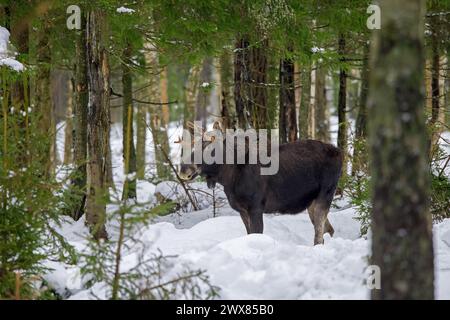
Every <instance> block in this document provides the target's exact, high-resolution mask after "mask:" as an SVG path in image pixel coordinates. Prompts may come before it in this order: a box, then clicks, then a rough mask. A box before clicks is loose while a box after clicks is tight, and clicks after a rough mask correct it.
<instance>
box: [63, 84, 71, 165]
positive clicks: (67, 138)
mask: <svg viewBox="0 0 450 320" xmlns="http://www.w3.org/2000/svg"><path fill="white" fill-rule="evenodd" d="M66 108H67V109H66V126H65V128H64V161H63V163H64V164H65V165H69V164H71V163H72V159H73V153H72V146H73V121H72V115H73V87H72V80H71V79H69V81H67V107H66Z"/></svg>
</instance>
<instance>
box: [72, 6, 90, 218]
mask: <svg viewBox="0 0 450 320" xmlns="http://www.w3.org/2000/svg"><path fill="white" fill-rule="evenodd" d="M81 26H82V29H81V30H80V31H79V34H78V37H77V40H76V48H75V55H76V62H75V66H74V68H75V74H74V88H73V89H74V96H75V101H74V102H75V103H74V105H73V129H74V130H73V161H74V163H75V170H74V173H73V178H72V181H71V185H72V186H73V193H74V195H75V197H76V198H77V202H78V204H77V205H75V207H74V209H73V212H72V214H71V215H72V218H74V219H75V220H78V219H80V218H81V216H82V215H83V214H84V210H85V206H86V184H87V177H86V162H87V118H88V91H87V90H88V83H87V82H88V79H87V57H86V48H85V45H86V19H85V16H84V15H82V22H81Z"/></svg>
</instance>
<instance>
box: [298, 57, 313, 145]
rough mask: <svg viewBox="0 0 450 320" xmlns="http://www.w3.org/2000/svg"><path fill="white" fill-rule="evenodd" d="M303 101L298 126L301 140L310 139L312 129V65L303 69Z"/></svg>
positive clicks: (301, 100) (301, 101)
mask: <svg viewBox="0 0 450 320" xmlns="http://www.w3.org/2000/svg"><path fill="white" fill-rule="evenodd" d="M300 76H301V86H302V88H301V99H300V111H299V114H298V117H299V119H298V124H299V129H300V139H310V138H312V137H311V135H310V127H311V123H310V122H309V118H310V112H311V105H310V101H311V64H309V65H308V66H305V67H303V69H302V71H301V74H300Z"/></svg>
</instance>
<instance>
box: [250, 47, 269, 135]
mask: <svg viewBox="0 0 450 320" xmlns="http://www.w3.org/2000/svg"><path fill="white" fill-rule="evenodd" d="M268 45H269V43H268V40H267V39H264V40H262V41H261V44H260V45H259V46H257V47H252V48H251V49H250V64H249V65H248V66H246V69H247V70H250V74H249V76H250V78H249V81H248V89H249V90H248V91H249V95H248V104H249V111H250V115H251V123H252V127H253V128H254V129H256V130H258V129H266V128H268V127H269V126H268V120H269V119H268V108H267V98H268V93H267V66H268V61H267V50H268ZM244 73H245V72H244Z"/></svg>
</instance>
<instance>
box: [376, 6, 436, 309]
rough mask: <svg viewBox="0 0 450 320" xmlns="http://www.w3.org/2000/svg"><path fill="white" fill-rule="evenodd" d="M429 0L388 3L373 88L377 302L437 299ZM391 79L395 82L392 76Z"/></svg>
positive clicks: (377, 36)
mask: <svg viewBox="0 0 450 320" xmlns="http://www.w3.org/2000/svg"><path fill="white" fill-rule="evenodd" d="M424 9H425V1H421V0H415V1H411V0H398V1H391V0H384V1H381V11H382V12H383V13H384V15H383V19H382V22H381V23H382V25H381V31H380V32H377V33H375V39H374V40H375V42H374V43H373V47H372V48H373V49H374V52H373V58H372V64H371V68H370V70H371V79H370V91H369V96H370V97H369V112H370V116H369V125H370V127H369V130H370V132H369V134H370V136H369V139H370V148H371V155H372V162H371V163H372V165H371V170H372V173H371V175H372V187H373V188H372V189H373V194H372V203H373V209H372V232H373V237H372V258H371V260H372V261H371V264H372V265H376V266H378V267H379V268H380V272H381V289H380V290H372V299H388V300H391V299H433V298H434V286H433V281H434V265H433V243H432V230H431V215H430V213H429V164H428V161H427V130H426V125H425V117H424V104H425V101H424V96H423V92H424V91H423V70H424V66H423V61H424V45H423V26H424V22H423V17H424V14H425V10H424ZM386 79H389V81H386Z"/></svg>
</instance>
